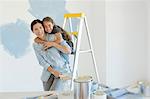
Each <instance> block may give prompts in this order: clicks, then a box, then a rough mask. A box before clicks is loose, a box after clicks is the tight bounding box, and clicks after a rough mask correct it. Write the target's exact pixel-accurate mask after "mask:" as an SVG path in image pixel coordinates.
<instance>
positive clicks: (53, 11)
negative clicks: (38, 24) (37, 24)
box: [28, 0, 68, 26]
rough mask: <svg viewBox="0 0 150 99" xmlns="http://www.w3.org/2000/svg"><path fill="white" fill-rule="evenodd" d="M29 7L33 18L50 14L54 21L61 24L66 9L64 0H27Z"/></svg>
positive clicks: (41, 17) (40, 17)
mask: <svg viewBox="0 0 150 99" xmlns="http://www.w3.org/2000/svg"><path fill="white" fill-rule="evenodd" d="M29 4H30V9H29V10H28V11H29V12H30V13H31V14H32V15H33V16H34V17H35V18H38V19H43V18H44V17H46V16H50V17H52V18H53V19H54V21H55V23H57V24H58V25H60V26H62V23H63V20H64V17H63V16H64V14H65V13H68V11H67V10H66V8H65V7H66V6H65V4H66V1H65V0H29Z"/></svg>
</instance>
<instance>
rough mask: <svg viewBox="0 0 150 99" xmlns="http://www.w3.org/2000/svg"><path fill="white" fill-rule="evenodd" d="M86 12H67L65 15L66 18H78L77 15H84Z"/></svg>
mask: <svg viewBox="0 0 150 99" xmlns="http://www.w3.org/2000/svg"><path fill="white" fill-rule="evenodd" d="M84 16H85V14H84V13H67V14H65V15H64V18H77V17H84Z"/></svg>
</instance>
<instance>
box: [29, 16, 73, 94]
mask: <svg viewBox="0 0 150 99" xmlns="http://www.w3.org/2000/svg"><path fill="white" fill-rule="evenodd" d="M31 30H32V32H33V33H34V34H35V35H36V38H35V39H34V43H33V48H34V51H35V54H36V57H37V59H38V62H39V64H40V65H41V66H42V67H43V71H42V76H41V80H42V82H43V88H44V91H63V90H65V89H66V88H70V83H71V81H70V80H68V79H70V78H71V76H72V71H71V69H70V66H69V54H71V52H72V48H73V43H72V42H71V38H70V36H69V35H68V34H67V32H66V31H65V30H64V29H62V28H61V27H60V26H58V25H55V23H54V21H53V19H52V18H51V17H45V18H43V20H42V21H41V20H39V19H36V20H33V21H32V22H31ZM66 85H67V86H66Z"/></svg>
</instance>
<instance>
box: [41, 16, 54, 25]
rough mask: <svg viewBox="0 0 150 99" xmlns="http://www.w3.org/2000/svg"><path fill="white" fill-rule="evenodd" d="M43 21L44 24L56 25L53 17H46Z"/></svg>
mask: <svg viewBox="0 0 150 99" xmlns="http://www.w3.org/2000/svg"><path fill="white" fill-rule="evenodd" d="M42 21H43V22H44V21H47V22H51V23H52V24H54V25H55V22H54V20H53V19H52V18H51V17H45V18H44V19H43V20H42Z"/></svg>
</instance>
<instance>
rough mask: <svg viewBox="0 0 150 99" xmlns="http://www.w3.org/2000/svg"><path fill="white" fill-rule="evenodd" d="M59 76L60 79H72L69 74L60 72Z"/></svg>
mask: <svg viewBox="0 0 150 99" xmlns="http://www.w3.org/2000/svg"><path fill="white" fill-rule="evenodd" d="M59 77H60V79H61V80H71V79H72V78H71V77H70V76H67V75H62V74H60V75H59Z"/></svg>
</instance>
